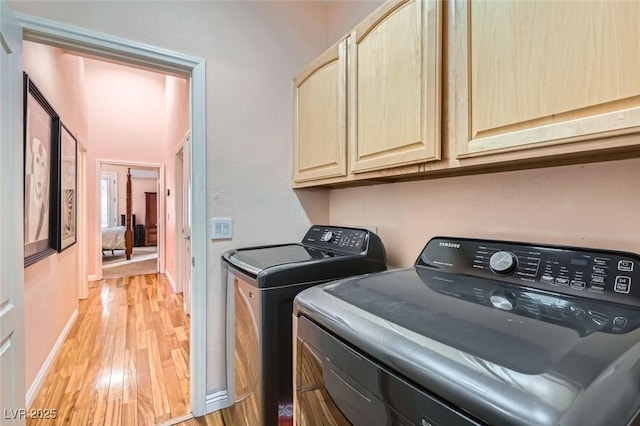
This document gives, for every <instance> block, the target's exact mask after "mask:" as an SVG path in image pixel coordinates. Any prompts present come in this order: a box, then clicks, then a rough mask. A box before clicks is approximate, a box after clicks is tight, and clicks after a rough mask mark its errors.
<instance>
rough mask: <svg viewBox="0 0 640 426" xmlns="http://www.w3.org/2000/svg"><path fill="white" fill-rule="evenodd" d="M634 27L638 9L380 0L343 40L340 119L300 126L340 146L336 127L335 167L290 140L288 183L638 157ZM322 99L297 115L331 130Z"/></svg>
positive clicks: (330, 151)
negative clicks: (292, 172)
mask: <svg viewBox="0 0 640 426" xmlns="http://www.w3.org/2000/svg"><path fill="white" fill-rule="evenodd" d="M638 20H640V2H638V1H593V2H575V1H519V0H505V1H481V0H477V1H470V0H457V1H450V2H443V1H436V0H433V1H432V0H399V1H398V0H389V1H387V2H385V3H383V4H382V5H381V6H380V8H378V9H377V10H376V11H374V12H373V13H372V14H371V15H370V16H369V17H367V18H366V19H365V20H363V21H362V22H361V23H360V24H358V25H357V26H356V28H355V29H354V30H353V31H352V32H351V33H350V34H349V36H348V38H347V42H346V55H347V56H348V61H347V62H348V63H347V68H346V74H347V78H346V84H347V91H348V96H347V105H346V111H347V113H346V114H347V116H346V117H347V119H346V121H342V122H340V123H341V124H340V125H338V126H337V127H335V126H334V124H335V123H336V120H335V119H334V120H333V121H332V122H331V124H325V125H324V126H325V129H324V130H323V129H322V128H320V130H317V131H316V130H315V128H313V127H312V126H307V127H309V128H312V129H314V130H313V131H311V132H309V133H317V134H318V135H320V134H323V132H324V135H325V136H326V135H328V134H329V135H330V136H328V137H326V140H330V141H332V143H338V144H339V145H338V146H344V143H343V141H344V139H343V138H344V135H345V131H343V129H342V128H341V127H340V126H345V128H346V135H347V152H346V154H344V153H343V152H342V151H340V156H339V158H340V160H341V159H344V158H346V159H347V164H346V166H345V167H343V168H339V167H338V165H339V164H342V163H339V162H338V161H337V160H333V158H334V157H335V154H334V153H335V152H337V151H335V148H334V147H333V145H331V144H330V143H328V142H319V139H316V140H313V139H311V138H307V139H306V140H305V139H302V138H301V137H300V138H299V139H298V142H299V143H298V145H299V146H298V148H296V149H298V150H300V152H298V151H296V161H297V163H296V170H297V176H303V175H304V176H306V177H303V178H302V179H299V178H298V179H294V180H295V182H294V187H308V186H336V185H349V184H352V183H353V184H360V183H365V182H367V181H372V182H376V181H381V180H384V181H394V180H398V179H420V178H431V177H437V176H450V175H454V174H455V175H459V174H465V173H482V172H486V171H499V170H506V169H507V168H508V169H515V168H519V167H540V166H548V165H558V164H571V163H573V164H575V163H581V162H585V161H602V160H607V159H620V158H630V157H638V156H640V137H639V134H640V72H639V70H640V25H637V22H638ZM342 43H344V41H343V42H342ZM333 57H334V58H337V59H334V61H338V60H339V59H340V58H341V57H340V55H339V54H338V53H336V51H335V50H334V53H333ZM326 63H329V62H328V61H327V59H326V58H325V59H322V58H320V59H319V60H318V61H316V62H315V63H314V64H313V65H312V66H311V67H310V69H311V70H313V69H320V68H321V67H320V65H321V64H326ZM340 69H341V70H342V69H343V68H340ZM336 75H337V73H336ZM339 81H340V82H342V81H343V80H339ZM441 81H442V83H441ZM310 87H311V86H310ZM315 91H316V92H320V91H322V90H320V89H317V90H315ZM329 93H331V92H330V91H329V90H326V89H325V90H324V91H323V93H320V94H319V96H318V99H320V101H318V102H316V103H314V102H313V101H312V100H306V101H305V103H308V104H310V105H313V107H311V108H306V107H304V105H303V103H302V102H301V99H302V98H301V97H298V104H297V106H298V110H299V111H302V110H303V109H307V110H308V113H309V115H310V116H313V117H316V116H317V117H321V116H322V114H325V115H324V118H323V120H325V121H329V120H327V119H326V117H327V116H330V117H336V116H337V114H336V113H335V112H334V110H335V108H336V107H335V106H334V105H339V108H340V111H343V109H342V108H343V105H342V104H337V103H336V102H335V101H327V99H326V98H327V97H329V96H330V95H329ZM331 96H333V95H331ZM309 97H310V98H311V97H313V96H312V95H310V96H309ZM314 99H315V98H314ZM332 99H333V98H332ZM339 99H341V100H342V98H339ZM318 105H321V106H318ZM318 109H320V110H322V111H318ZM299 114H300V117H302V112H299ZM299 121H300V122H301V123H302V121H303V120H302V119H301V118H300V119H299ZM316 126H318V125H316ZM332 126H333V127H332ZM441 127H442V137H441ZM318 128H319V127H318ZM327 129H328V130H327ZM297 132H298V133H300V134H302V133H301V132H300V130H299V129H298V130H297ZM331 134H332V135H331ZM335 135H339V136H335ZM325 136H323V137H325ZM316 137H317V138H319V136H316ZM312 140H313V142H308V141H312ZM335 141H339V142H335ZM340 144H342V145H340ZM304 150H306V152H307V154H304V155H302V156H301V153H302V152H303V151H304ZM310 153H313V154H312V155H310ZM302 158H305V160H299V159H302ZM308 158H312V159H316V160H315V163H314V161H312V160H308ZM347 166H348V167H347ZM337 170H339V172H338V171H337ZM325 171H326V172H328V171H331V173H326V174H322V172H325Z"/></svg>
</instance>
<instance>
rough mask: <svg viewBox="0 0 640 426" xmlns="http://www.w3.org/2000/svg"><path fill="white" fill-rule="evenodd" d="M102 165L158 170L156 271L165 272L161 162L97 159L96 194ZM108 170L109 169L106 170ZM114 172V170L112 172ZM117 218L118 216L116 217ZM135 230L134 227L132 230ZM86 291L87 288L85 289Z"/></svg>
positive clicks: (99, 274)
mask: <svg viewBox="0 0 640 426" xmlns="http://www.w3.org/2000/svg"><path fill="white" fill-rule="evenodd" d="M102 166H124V167H132V168H135V167H144V168H153V169H155V170H157V171H158V179H157V190H158V191H157V192H158V217H159V218H161V219H160V220H159V221H158V246H157V247H158V272H159V273H161V274H164V273H165V253H166V250H165V246H164V244H165V235H166V234H165V232H166V231H165V228H166V226H165V223H164V219H165V218H166V215H165V209H166V206H165V203H164V202H163V201H164V198H163V197H162V196H161V195H162V194H164V193H165V191H166V189H165V188H166V187H167V185H166V182H165V174H164V167H165V166H164V164H162V163H146V162H139V161H127V160H104V159H99V160H96V182H95V184H96V186H95V188H96V191H97V192H96V194H99V193H100V180H101V176H102V173H105V171H103V170H102ZM108 172H110V171H108ZM114 173H115V172H114ZM99 204H100V207H102V202H99ZM96 213H97V216H96V220H97V222H96V223H100V222H101V213H102V212H101V209H96ZM117 219H119V218H117ZM139 220H142V221H144V218H140V219H139ZM140 223H142V222H140V221H138V224H140ZM133 231H134V232H135V229H134V230H133ZM101 240H102V229H101V228H100V227H98V228H97V230H96V242H98V241H101ZM101 248H102V247H100V246H99V245H98V246H97V247H96V250H94V251H95V262H96V266H97V268H98V269H97V270H96V279H98V280H101V279H102V250H101ZM83 283H84V285H86V286H87V287H88V281H83ZM87 291H88V290H87Z"/></svg>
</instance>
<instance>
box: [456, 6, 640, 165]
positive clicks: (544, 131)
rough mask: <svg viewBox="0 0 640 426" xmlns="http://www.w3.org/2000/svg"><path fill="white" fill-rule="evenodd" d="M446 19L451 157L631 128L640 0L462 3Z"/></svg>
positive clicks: (637, 103) (639, 103) (634, 126)
mask: <svg viewBox="0 0 640 426" xmlns="http://www.w3.org/2000/svg"><path fill="white" fill-rule="evenodd" d="M450 17H451V21H450V24H451V27H452V28H454V30H453V37H454V39H455V40H454V43H453V44H452V45H453V46H456V50H455V51H454V52H452V59H451V62H452V64H453V65H452V67H453V75H454V84H453V86H452V90H453V91H454V96H455V102H456V104H455V116H456V118H455V120H456V124H455V129H456V130H455V132H454V133H455V134H456V149H457V152H458V156H459V157H465V156H472V155H478V154H484V153H487V152H502V151H507V150H518V149H524V148H533V147H539V146H548V145H557V144H560V143H566V142H575V141H581V140H586V139H594V138H602V137H605V136H616V135H623V134H628V133H632V132H637V131H638V130H639V127H638V126H639V125H640V26H639V25H638V21H639V20H640V2H637V1H589V2H582V1H471V2H463V1H461V2H457V3H456V4H455V5H454V6H453V8H452V10H451V12H450ZM567 149H568V150H570V152H572V150H575V151H579V150H580V149H581V146H580V144H575V145H573V146H572V147H569V146H567Z"/></svg>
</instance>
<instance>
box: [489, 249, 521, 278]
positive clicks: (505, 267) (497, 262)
mask: <svg viewBox="0 0 640 426" xmlns="http://www.w3.org/2000/svg"><path fill="white" fill-rule="evenodd" d="M517 263H518V259H517V258H516V255H515V254H513V253H511V252H508V251H499V252H497V253H494V254H493V255H492V256H491V258H490V259H489V267H490V268H491V270H492V271H493V272H495V273H496V274H500V275H507V274H508V273H510V272H513V270H514V269H516V265H517Z"/></svg>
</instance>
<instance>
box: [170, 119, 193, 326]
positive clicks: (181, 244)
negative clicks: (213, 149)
mask: <svg viewBox="0 0 640 426" xmlns="http://www.w3.org/2000/svg"><path fill="white" fill-rule="evenodd" d="M187 139H188V140H189V143H188V144H187V149H191V131H189V130H187V132H186V133H185V135H184V136H183V137H182V139H181V140H180V143H179V144H178V146H177V147H176V150H175V154H174V164H175V169H174V172H175V173H174V176H175V185H174V186H175V192H176V202H175V212H174V217H175V223H176V239H175V243H176V244H175V245H176V247H175V253H176V271H177V275H178V277H177V283H176V292H182V295H183V304H184V309H185V312H186V313H187V314H189V315H191V311H189V309H190V305H191V280H192V278H191V277H189V279H188V280H185V277H186V268H187V265H188V264H189V261H188V260H187V258H186V256H187V252H186V248H185V237H184V226H183V225H184V218H185V215H184V210H185V205H186V204H185V194H184V159H185V155H184V150H185V141H187ZM187 158H190V155H189V156H187ZM178 163H180V164H178ZM178 171H179V173H178ZM191 192H193V189H192V191H191ZM192 216H193V215H192ZM190 233H191V234H192V233H193V227H192V228H191V230H190ZM191 234H190V235H189V238H191ZM187 282H188V286H185V284H186V283H187ZM187 303H189V306H187Z"/></svg>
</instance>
